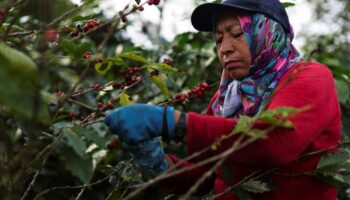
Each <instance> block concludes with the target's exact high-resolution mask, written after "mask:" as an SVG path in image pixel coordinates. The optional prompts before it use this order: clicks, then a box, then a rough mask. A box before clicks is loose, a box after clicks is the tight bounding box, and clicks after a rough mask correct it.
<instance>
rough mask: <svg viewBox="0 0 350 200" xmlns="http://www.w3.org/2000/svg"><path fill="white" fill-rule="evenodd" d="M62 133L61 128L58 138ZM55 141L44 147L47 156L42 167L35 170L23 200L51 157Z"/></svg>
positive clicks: (22, 199) (22, 198)
mask: <svg viewBox="0 0 350 200" xmlns="http://www.w3.org/2000/svg"><path fill="white" fill-rule="evenodd" d="M62 135H63V134H62V129H61V130H60V133H59V135H58V136H57V138H61V137H62ZM54 142H55V140H53V141H52V143H50V144H49V145H47V147H45V148H44V149H43V151H42V152H45V151H47V152H48V153H47V154H46V157H45V158H44V160H43V162H42V163H41V166H40V168H39V169H38V170H37V171H36V172H35V174H34V176H33V179H32V181H31V182H30V184H29V186H28V187H27V189H26V191H25V192H24V194H23V195H22V197H21V200H24V199H25V198H26V197H27V195H28V193H29V191H30V190H31V189H32V187H33V186H34V184H35V182H36V180H37V178H38V176H39V172H40V170H41V169H42V168H43V167H44V165H45V164H46V162H47V159H48V158H49V156H50V154H51V152H52V151H53V143H54Z"/></svg>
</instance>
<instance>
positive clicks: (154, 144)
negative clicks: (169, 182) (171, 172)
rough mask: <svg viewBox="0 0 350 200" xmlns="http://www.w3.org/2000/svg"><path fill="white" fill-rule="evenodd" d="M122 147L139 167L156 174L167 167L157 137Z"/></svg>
mask: <svg viewBox="0 0 350 200" xmlns="http://www.w3.org/2000/svg"><path fill="white" fill-rule="evenodd" d="M123 147H124V148H125V149H126V150H127V151H128V152H129V153H130V154H131V156H132V157H133V158H134V160H135V161H136V162H137V163H138V164H139V166H140V167H141V168H143V169H147V170H149V171H150V172H151V173H152V174H153V175H158V174H160V173H162V172H164V171H165V170H167V169H168V168H169V164H168V162H167V159H165V157H164V150H163V148H162V147H161V146H160V141H159V138H153V139H151V140H148V141H146V142H140V143H139V144H135V145H129V144H124V145H123Z"/></svg>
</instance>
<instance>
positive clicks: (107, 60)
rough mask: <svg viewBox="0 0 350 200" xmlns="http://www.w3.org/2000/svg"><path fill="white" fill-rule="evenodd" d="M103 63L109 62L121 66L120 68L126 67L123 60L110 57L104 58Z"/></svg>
mask: <svg viewBox="0 0 350 200" xmlns="http://www.w3.org/2000/svg"><path fill="white" fill-rule="evenodd" d="M105 62H111V63H113V64H115V65H121V66H126V64H125V62H124V60H123V59H122V58H120V57H111V58H106V59H105Z"/></svg>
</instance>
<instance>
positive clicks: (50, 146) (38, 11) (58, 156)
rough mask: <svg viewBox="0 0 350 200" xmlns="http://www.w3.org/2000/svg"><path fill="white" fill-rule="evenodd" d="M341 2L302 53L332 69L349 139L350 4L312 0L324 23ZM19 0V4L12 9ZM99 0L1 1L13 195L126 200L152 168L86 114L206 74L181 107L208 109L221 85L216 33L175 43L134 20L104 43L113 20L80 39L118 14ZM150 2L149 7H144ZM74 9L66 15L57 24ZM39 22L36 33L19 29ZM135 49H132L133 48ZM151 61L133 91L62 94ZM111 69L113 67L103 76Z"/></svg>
mask: <svg viewBox="0 0 350 200" xmlns="http://www.w3.org/2000/svg"><path fill="white" fill-rule="evenodd" d="M335 1H337V2H340V3H341V5H343V9H342V10H341V11H340V12H339V13H337V14H336V15H335V17H334V19H331V21H333V23H336V24H337V25H338V26H339V29H336V30H334V31H333V32H331V33H328V34H323V35H322V34H316V35H315V34H312V35H311V34H308V33H303V34H302V37H304V38H305V45H304V46H303V48H302V52H303V54H304V55H305V57H306V59H307V60H315V61H318V62H321V63H324V64H326V65H327V66H328V67H329V68H330V69H331V70H332V72H333V74H334V77H335V82H336V85H337V89H338V95H339V101H340V104H341V108H342V115H343V117H342V120H343V135H342V136H343V138H344V140H348V139H349V137H350V135H349V134H350V112H349V111H350V101H349V97H350V80H349V77H350V57H349V56H348V55H350V48H349V43H350V32H349V29H350V24H349V18H350V2H349V1H348V0H312V1H310V3H311V4H312V5H313V6H314V9H315V13H316V14H317V15H315V20H320V21H324V20H330V19H328V18H327V16H328V15H327V13H329V12H331V10H330V9H331V8H332V4H334V3H335ZM11 2H12V3H16V2H17V4H14V6H13V7H11V9H10V10H8V12H6V9H7V8H9V7H8V5H9V3H11ZM203 2H204V1H200V0H196V1H195V2H194V3H195V4H200V3H203ZM99 3H100V2H99V1H98V0H86V1H84V3H83V6H81V7H80V6H76V5H74V4H73V3H72V2H71V1H69V0H24V1H15V0H9V1H0V7H1V8H2V11H1V12H2V13H5V15H4V16H2V18H0V19H1V21H3V23H2V25H1V27H0V37H1V38H0V39H1V45H0V60H1V61H0V65H1V67H0V68H1V69H0V74H1V75H0V88H1V93H2V94H0V133H1V134H0V196H1V198H3V199H4V200H13V199H50V200H51V199H52V200H55V199H120V198H121V197H123V196H125V193H127V192H128V191H131V190H133V189H134V188H135V187H137V184H140V183H142V182H143V181H144V179H145V177H147V176H146V175H144V176H141V174H142V173H141V172H140V171H139V170H138V169H137V168H135V165H134V164H133V163H132V162H127V160H128V159H129V156H128V155H127V154H126V153H125V152H124V151H123V150H122V148H121V145H120V144H119V143H118V141H117V140H116V138H115V136H113V135H110V134H109V133H108V132H107V130H106V129H105V127H104V126H103V124H102V123H93V124H91V125H88V126H83V125H82V124H81V122H80V121H79V119H78V118H80V117H86V116H88V115H89V114H90V113H91V112H92V110H94V109H97V107H98V106H97V104H98V102H108V101H109V100H110V99H111V98H112V99H115V100H116V101H115V102H113V103H115V105H114V106H115V107H118V106H121V105H123V104H125V102H122V101H120V99H121V97H124V98H126V99H128V96H129V97H130V99H128V100H132V101H134V102H139V103H154V104H159V103H162V102H164V101H167V100H168V98H169V96H170V97H172V96H175V95H176V94H178V93H183V92H186V91H188V90H189V89H191V88H193V87H194V86H195V85H197V84H198V83H199V82H202V81H206V82H207V83H209V84H210V85H211V86H212V87H211V88H210V89H209V90H208V91H207V92H206V93H205V96H203V97H201V98H195V99H193V100H191V101H190V102H189V103H186V104H183V105H176V107H177V108H178V109H180V110H184V111H194V112H199V113H202V112H203V111H204V110H205V107H206V105H207V104H208V102H209V101H210V98H211V96H212V95H213V94H214V93H215V91H216V88H217V84H218V81H219V80H220V74H221V67H220V65H219V62H218V59H217V57H216V50H215V45H214V41H213V38H212V35H211V34H208V33H194V32H185V33H181V34H179V35H177V36H176V37H175V38H174V40H173V41H167V40H166V39H165V38H163V37H162V35H159V34H158V33H159V30H160V26H161V24H156V23H149V22H148V21H146V20H145V21H144V20H142V19H141V18H133V19H134V21H133V20H128V21H127V22H126V23H120V24H119V25H118V26H117V30H116V31H115V33H114V34H113V35H111V38H110V39H109V40H108V42H106V43H105V44H106V45H102V47H101V44H103V43H104V42H105V41H104V40H105V38H106V35H108V32H109V30H110V29H111V27H112V26H113V23H111V24H110V25H108V26H105V27H102V28H100V29H99V30H98V31H94V32H92V33H91V34H89V35H88V36H84V37H82V38H80V39H76V40H74V37H71V36H70V34H71V33H72V32H74V31H75V30H76V26H77V25H78V24H80V25H83V24H84V23H85V22H86V21H87V20H89V19H91V18H97V19H98V20H99V21H101V22H110V20H111V18H107V17H106V15H104V11H103V10H101V9H99V6H98V5H99ZM166 3H167V1H164V2H163V1H162V2H161V4H160V5H159V6H157V9H159V11H160V12H161V13H162V12H163V9H162V8H163V7H164V5H165V4H166ZM147 8H148V5H147V6H145V8H144V9H147ZM67 12H69V13H68V14H67V15H64V18H62V20H59V21H57V23H54V24H49V23H50V22H52V20H54V19H57V17H59V16H62V15H63V14H65V13H67ZM116 13H117V12H116ZM131 15H138V13H137V12H135V13H132V14H131ZM117 16H118V14H117ZM161 16H162V14H161ZM3 19H4V20H3ZM135 20H139V21H137V23H141V26H142V29H141V30H142V33H141V34H143V35H145V36H146V37H147V38H148V39H149V40H150V42H151V43H152V47H147V48H146V47H143V46H135V44H134V43H133V41H132V40H131V39H130V37H129V36H128V35H127V31H126V29H127V27H128V26H130V25H132V24H134V23H136V21H135ZM188 20H190V19H188ZM51 29H54V30H55V31H57V33H58V35H59V36H58V39H57V40H55V41H48V36H47V35H46V34H45V30H51ZM31 30H36V31H35V32H32V33H30V34H18V35H16V33H26V32H27V31H31ZM155 30H156V31H155ZM157 30H158V31H157ZM5 44H6V45H5ZM14 49H16V52H13V50H14ZM19 52H23V54H21V53H19ZM86 52H92V54H93V56H92V59H83V56H84V54H85V53H86ZM127 52H132V53H131V54H125V53H127ZM127 55H129V56H127ZM95 58H103V59H104V61H103V64H102V65H103V66H102V67H101V69H99V70H95V67H96V66H95V63H94V62H93V61H92V60H93V59H95ZM108 58H109V59H110V60H108ZM113 58H114V59H113ZM165 58H170V59H171V60H172V61H173V64H172V68H173V69H175V70H176V71H175V70H172V69H169V67H170V68H171V66H168V65H166V66H164V65H162V64H161V63H163V61H164V59H165ZM104 65H106V66H104ZM145 66H146V67H145ZM147 66H153V68H154V67H155V68H157V66H158V68H157V69H159V72H160V75H159V79H160V80H158V81H157V80H154V79H153V78H144V80H143V81H142V84H138V85H137V87H132V88H130V89H127V90H115V91H112V92H104V91H100V90H96V91H91V92H88V93H86V94H84V95H80V96H77V97H76V98H74V100H76V101H79V102H83V103H84V105H81V104H77V103H74V102H73V101H67V102H65V103H64V104H63V105H61V104H60V102H61V101H60V100H61V99H60V98H59V97H60V95H57V93H58V92H65V93H66V94H67V93H68V91H69V90H70V89H71V88H72V87H73V86H74V85H75V84H76V83H77V82H79V83H80V84H79V85H77V88H74V89H75V91H79V90H86V89H89V88H91V85H95V84H101V85H103V86H107V85H108V84H110V83H113V82H115V81H117V82H118V81H119V82H122V81H123V80H124V78H125V77H124V76H123V75H122V74H123V72H124V71H125V70H127V67H139V68H142V67H145V68H143V70H141V74H142V76H143V77H149V72H150V70H151V71H152V69H153V68H152V67H151V68H149V67H147ZM103 67H107V68H109V67H111V69H110V70H109V71H108V73H106V74H103V72H102V74H101V70H103V69H102V68H103ZM81 77H84V79H82V78H81ZM166 91H168V93H169V94H167V92H166ZM122 92H124V93H122ZM54 94H56V95H54ZM121 94H123V95H121ZM126 95H128V96H126ZM124 100H125V99H124ZM128 100H126V101H128ZM57 108H59V109H57ZM91 108H92V109H91ZM72 113H75V114H77V116H75V115H74V116H72ZM166 151H168V152H172V153H175V154H178V155H180V156H184V155H185V151H186V148H185V147H184V146H181V145H174V146H173V147H171V148H170V147H166ZM33 180H34V181H33ZM91 183H93V184H91ZM84 184H87V185H88V186H84ZM89 184H90V185H89ZM347 184H348V185H349V184H350V178H349V177H347V179H344V180H342V181H339V182H337V183H336V185H337V186H338V188H339V199H343V200H345V199H350V197H349V194H347V192H346V191H347V190H348V189H347V188H348V186H346V185H347ZM135 185H136V186H135ZM68 186H69V187H68ZM138 199H163V196H162V194H161V192H160V190H159V189H158V188H156V187H151V188H149V189H148V191H145V192H143V193H142V194H140V196H139V197H138Z"/></svg>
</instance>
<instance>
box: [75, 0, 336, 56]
mask: <svg viewBox="0 0 350 200" xmlns="http://www.w3.org/2000/svg"><path fill="white" fill-rule="evenodd" d="M71 1H72V2H74V3H78V4H79V3H81V0H71ZM282 1H285V0H282ZM291 1H292V2H295V3H296V6H293V7H289V8H287V12H288V15H289V18H290V22H291V24H292V26H293V27H294V31H295V33H296V37H295V40H294V44H295V46H296V47H297V48H298V49H300V48H301V46H302V45H303V43H304V41H303V40H302V38H301V37H298V35H299V34H300V33H301V32H316V33H323V32H329V31H330V30H334V29H336V28H337V27H336V24H334V23H327V22H326V23H324V24H319V23H318V24H316V23H314V22H313V19H312V15H313V9H312V7H311V6H310V5H309V4H308V3H307V0H295V1H293V0H289V2H291ZM129 2H130V0H100V8H101V9H103V10H104V11H105V14H106V16H108V17H111V16H113V15H115V13H117V12H118V11H119V10H121V9H122V8H123V7H124V6H125V5H126V4H128V3H129ZM142 2H143V1H142ZM161 3H164V0H161ZM333 7H334V9H342V8H341V6H337V5H335V6H334V4H333ZM193 9H194V5H193V4H192V1H189V0H166V3H165V6H164V12H163V20H162V21H161V18H160V12H159V10H158V8H157V7H156V6H149V5H148V4H146V5H145V9H144V11H142V12H139V13H140V14H139V16H137V15H130V18H131V19H132V18H133V19H140V17H141V18H142V19H143V20H147V21H149V22H150V23H159V22H160V21H161V31H160V33H161V35H162V36H163V37H165V38H166V39H167V40H169V41H171V40H172V39H173V38H174V37H175V36H176V35H177V34H179V33H182V32H186V31H196V30H195V29H193V28H192V25H191V22H190V15H191V12H192V11H193ZM133 22H134V24H133V25H132V26H130V27H129V28H128V31H127V35H130V36H131V37H132V38H133V40H134V42H135V43H136V45H145V46H150V45H152V44H151V43H150V42H149V41H148V39H147V38H146V37H145V36H143V35H141V34H138V33H140V32H141V24H140V23H137V22H138V20H133ZM332 24H333V25H332Z"/></svg>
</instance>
